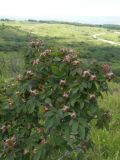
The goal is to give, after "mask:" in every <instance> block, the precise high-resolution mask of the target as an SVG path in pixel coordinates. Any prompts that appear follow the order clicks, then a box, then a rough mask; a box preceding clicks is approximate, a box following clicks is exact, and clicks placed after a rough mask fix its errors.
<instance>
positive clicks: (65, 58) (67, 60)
mask: <svg viewBox="0 0 120 160" xmlns="http://www.w3.org/2000/svg"><path fill="white" fill-rule="evenodd" d="M71 60H72V57H71V55H70V54H68V55H66V56H65V57H64V62H71Z"/></svg>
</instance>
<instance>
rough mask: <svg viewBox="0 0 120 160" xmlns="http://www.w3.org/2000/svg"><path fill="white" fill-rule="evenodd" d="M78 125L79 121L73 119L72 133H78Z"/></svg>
mask: <svg viewBox="0 0 120 160" xmlns="http://www.w3.org/2000/svg"><path fill="white" fill-rule="evenodd" d="M78 126H79V124H78V122H77V121H73V123H72V133H73V134H77V132H78Z"/></svg>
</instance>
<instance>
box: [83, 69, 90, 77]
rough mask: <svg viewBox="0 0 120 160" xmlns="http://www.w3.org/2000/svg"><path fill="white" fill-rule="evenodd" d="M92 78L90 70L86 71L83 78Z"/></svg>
mask: <svg viewBox="0 0 120 160" xmlns="http://www.w3.org/2000/svg"><path fill="white" fill-rule="evenodd" d="M90 76H91V73H90V70H86V71H84V72H83V77H90Z"/></svg>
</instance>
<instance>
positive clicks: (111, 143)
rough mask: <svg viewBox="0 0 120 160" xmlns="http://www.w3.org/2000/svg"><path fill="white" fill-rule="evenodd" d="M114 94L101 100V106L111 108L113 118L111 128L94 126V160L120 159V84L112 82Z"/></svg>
mask: <svg viewBox="0 0 120 160" xmlns="http://www.w3.org/2000/svg"><path fill="white" fill-rule="evenodd" d="M109 87H110V88H111V90H112V94H108V95H104V99H102V100H100V102H99V103H100V107H101V108H104V109H106V110H110V112H111V113H112V120H111V122H110V125H109V130H106V129H103V130H102V129H96V128H95V127H93V128H92V137H93V141H94V143H95V147H94V150H95V151H94V152H91V153H92V159H93V160H120V98H119V97H120V85H119V84H116V83H110V85H109Z"/></svg>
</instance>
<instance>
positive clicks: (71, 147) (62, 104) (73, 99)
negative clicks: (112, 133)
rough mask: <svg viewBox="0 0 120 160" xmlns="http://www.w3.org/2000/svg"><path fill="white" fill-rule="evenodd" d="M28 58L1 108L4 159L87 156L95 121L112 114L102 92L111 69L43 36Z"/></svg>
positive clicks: (50, 159)
mask: <svg viewBox="0 0 120 160" xmlns="http://www.w3.org/2000/svg"><path fill="white" fill-rule="evenodd" d="M25 62H26V71H25V73H24V74H23V75H18V76H17V77H16V81H15V84H17V85H15V86H14V85H13V86H14V87H12V91H11V92H13V96H12V97H11V96H10V97H9V99H7V101H8V104H5V105H2V106H1V109H0V113H1V118H0V140H1V141H0V157H1V159H2V160H3V159H4V160H8V159H15V160H62V159H65V160H78V159H81V160H82V159H84V155H85V153H86V150H87V149H89V148H90V147H92V140H91V137H90V127H91V126H90V122H91V121H92V120H96V125H97V126H98V127H103V126H104V125H106V124H107V122H108V121H109V119H110V113H108V112H104V111H101V110H100V108H99V106H98V97H102V92H107V91H108V84H107V80H111V79H112V77H113V73H112V71H111V69H109V70H108V71H106V66H105V65H104V66H101V65H99V64H98V63H97V62H93V63H89V64H88V63H86V62H84V61H81V59H80V58H79V56H78V54H77V53H76V52H75V51H73V50H72V49H61V50H60V51H57V52H54V51H52V50H51V49H45V47H44V44H43V42H42V41H39V40H36V41H32V42H31V43H30V47H29V51H28V53H27V55H26V57H25ZM107 67H108V66H107Z"/></svg>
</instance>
